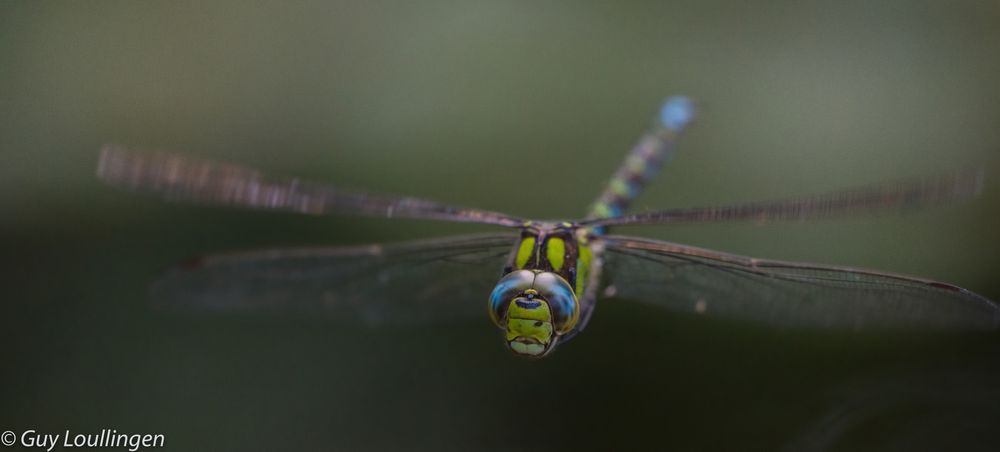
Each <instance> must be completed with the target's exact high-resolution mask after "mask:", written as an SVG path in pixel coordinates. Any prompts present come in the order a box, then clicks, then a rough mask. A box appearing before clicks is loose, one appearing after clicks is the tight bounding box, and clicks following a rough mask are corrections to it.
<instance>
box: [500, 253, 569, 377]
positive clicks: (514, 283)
mask: <svg viewBox="0 0 1000 452" xmlns="http://www.w3.org/2000/svg"><path fill="white" fill-rule="evenodd" d="M489 307H490V310H489V311H490V319H491V320H493V323H494V324H495V325H496V326H497V327H499V328H500V329H502V330H504V332H505V334H504V339H505V340H506V343H507V348H509V349H510V351H512V352H514V354H516V355H518V356H525V357H529V358H541V357H542V356H545V355H546V354H548V353H551V352H552V350H553V349H555V345H556V343H557V342H558V341H559V337H560V336H562V335H563V334H566V333H568V332H570V331H572V329H573V328H574V327H575V326H576V323H577V321H578V320H579V318H580V306H579V303H578V302H577V299H576V295H575V294H574V293H573V289H572V288H571V287H570V285H569V283H567V282H566V280H564V279H563V278H562V277H560V276H559V275H557V274H555V273H551V272H539V271H532V270H517V271H513V272H511V273H509V274H507V275H506V276H504V277H503V278H501V279H500V282H498V283H497V285H496V286H495V287H494V288H493V293H491V294H490V304H489Z"/></svg>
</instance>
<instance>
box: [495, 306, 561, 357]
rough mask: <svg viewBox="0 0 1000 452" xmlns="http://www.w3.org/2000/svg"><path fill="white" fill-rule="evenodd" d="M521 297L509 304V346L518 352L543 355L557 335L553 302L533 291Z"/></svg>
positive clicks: (519, 353) (534, 355) (507, 336)
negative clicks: (551, 307)
mask: <svg viewBox="0 0 1000 452" xmlns="http://www.w3.org/2000/svg"><path fill="white" fill-rule="evenodd" d="M527 295H528V297H531V298H528V297H518V298H516V299H514V300H512V301H511V302H510V305H509V306H508V308H507V335H506V339H507V346H508V347H509V348H510V350H511V351H512V352H514V353H516V354H518V355H523V356H528V357H536V358H537V357H541V356H543V355H545V353H546V352H547V351H548V350H550V349H551V347H552V345H553V343H554V342H555V339H556V334H555V329H554V328H553V327H552V312H551V310H550V309H549V304H548V303H546V302H545V301H544V300H542V299H541V298H536V297H534V296H533V295H532V294H530V293H529V294H527Z"/></svg>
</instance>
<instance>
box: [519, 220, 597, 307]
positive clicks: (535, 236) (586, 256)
mask: <svg viewBox="0 0 1000 452" xmlns="http://www.w3.org/2000/svg"><path fill="white" fill-rule="evenodd" d="M590 260H591V252H590V248H589V247H588V246H586V245H583V244H581V243H580V241H579V240H577V237H576V236H575V234H574V230H573V229H570V228H564V227H558V228H555V229H551V230H539V229H535V228H524V229H522V230H521V239H520V241H518V242H517V244H516V245H515V246H514V252H513V253H512V256H511V260H510V261H509V262H508V265H507V267H506V268H505V269H504V274H507V273H510V272H512V271H514V270H537V271H543V272H552V273H556V274H558V275H559V276H562V277H563V279H565V280H566V282H568V283H569V284H570V287H573V288H574V291H575V292H576V293H577V296H580V295H581V294H582V293H583V290H582V288H583V287H585V286H586V274H587V270H588V269H589V268H590Z"/></svg>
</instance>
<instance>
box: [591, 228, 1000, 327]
mask: <svg viewBox="0 0 1000 452" xmlns="http://www.w3.org/2000/svg"><path fill="white" fill-rule="evenodd" d="M605 240H606V249H607V251H608V253H607V257H606V264H605V265H606V268H607V269H608V270H607V271H608V273H609V275H610V278H609V279H610V283H611V284H613V291H614V292H615V293H616V296H618V297H621V298H625V299H635V300H639V301H644V302H648V303H652V304H656V305H660V306H663V307H666V308H668V309H671V310H675V311H681V312H693V313H706V314H713V315H714V314H718V315H722V316H728V317H735V318H743V319H749V320H754V321H760V322H764V323H769V324H773V325H781V326H790V327H800V326H810V327H811V326H822V327H833V328H850V329H881V328H900V327H903V328H912V327H926V328H933V329H994V328H998V327H1000V308H998V306H997V304H996V303H995V302H993V301H990V300H988V299H986V298H984V297H982V296H979V295H977V294H975V293H972V292H970V291H968V290H965V289H962V288H960V287H956V286H953V285H950V284H945V283H940V282H935V281H931V280H926V279H920V278H914V277H909V276H902V275H894V274H890V273H883V272H877V271H871V270H864V269H857V268H847V267H833V266H826V265H815V264H804V263H794V262H781V261H773V260H764V259H753V258H749V257H743V256H737V255H733V254H726V253H721V252H717V251H711V250H706V249H702V248H695V247H690V246H684V245H678V244H674V243H668V242H660V241H654V240H645V239H640V238H634V237H623V236H608V237H607V238H606V239H605Z"/></svg>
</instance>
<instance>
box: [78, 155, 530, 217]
mask: <svg viewBox="0 0 1000 452" xmlns="http://www.w3.org/2000/svg"><path fill="white" fill-rule="evenodd" d="M97 177H98V178H100V179H101V180H103V181H104V182H106V183H108V184H110V185H113V186H116V187H121V188H124V189H127V190H132V191H135V192H141V193H150V194H156V195H160V196H162V197H163V198H164V199H167V200H170V201H179V202H191V203H200V204H211V205H224V206H232V207H242V208H248V209H257V210H277V211H285V212H295V213H302V214H310V215H365V216H377V217H384V218H392V217H398V218H417V219H426V220H443V221H457V222H466V223H481V224H494V225H499V226H509V227H517V226H521V224H522V223H523V220H520V219H518V218H514V217H511V216H509V215H505V214H502V213H497V212H489V211H485V210H478V209H467V208H463V207H455V206H448V205H444V204H440V203H437V202H434V201H428V200H426V199H418V198H412V197H394V196H385V195H378V194H374V193H366V192H360V191H351V190H344V189H341V188H337V187H333V186H330V185H325V184H318V183H315V182H308V181H303V180H300V179H297V178H291V177H281V176H274V175H269V174H264V173H262V172H260V171H258V170H255V169H252V168H246V167H242V166H237V165H232V164H229V163H223V162H216V161H212V160H206V159H199V158H195V157H186V156H183V155H179V154H171V153H163V152H138V151H134V150H131V149H128V148H125V147H122V146H117V145H105V146H104V147H103V148H102V149H101V157H100V160H99V161H98V164H97Z"/></svg>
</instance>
